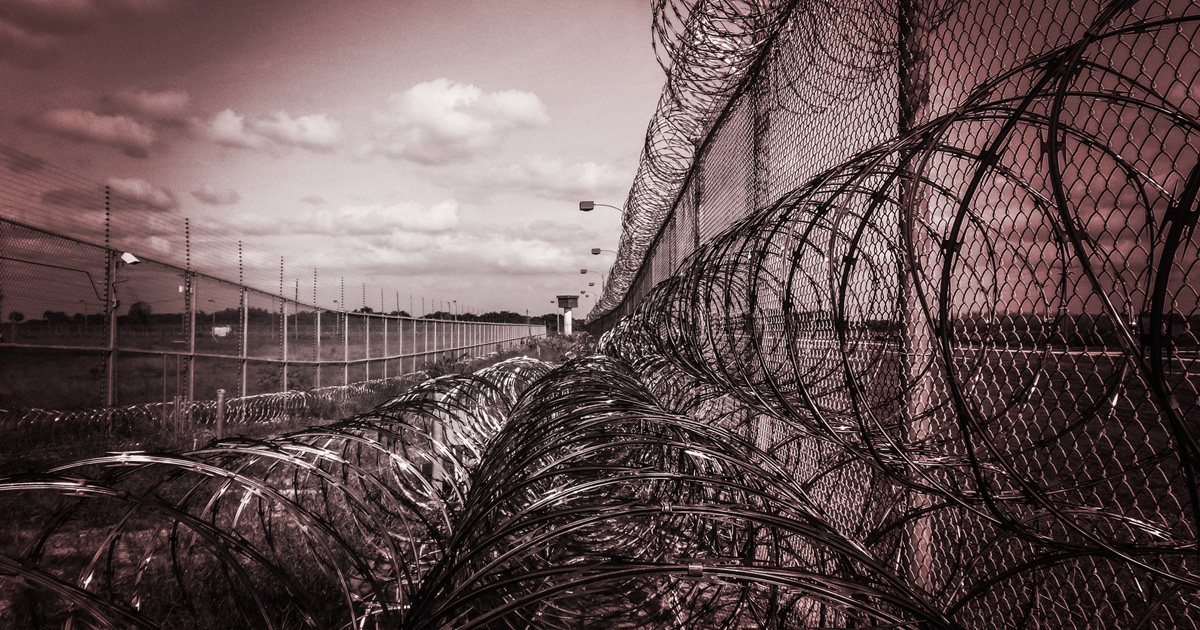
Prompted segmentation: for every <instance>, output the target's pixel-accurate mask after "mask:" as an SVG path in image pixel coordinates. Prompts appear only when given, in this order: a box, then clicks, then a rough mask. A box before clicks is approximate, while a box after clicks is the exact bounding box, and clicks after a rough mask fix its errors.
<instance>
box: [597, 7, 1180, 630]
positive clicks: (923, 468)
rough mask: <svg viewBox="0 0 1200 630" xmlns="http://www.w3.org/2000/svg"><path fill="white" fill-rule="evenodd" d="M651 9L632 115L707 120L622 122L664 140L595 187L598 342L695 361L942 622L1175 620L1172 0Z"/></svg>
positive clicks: (707, 380) (683, 363)
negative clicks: (661, 66) (652, 183)
mask: <svg viewBox="0 0 1200 630" xmlns="http://www.w3.org/2000/svg"><path fill="white" fill-rule="evenodd" d="M772 11H774V14H771V12H772ZM672 12H674V14H675V15H683V16H686V17H687V18H688V19H687V20H683V21H682V22H681V23H686V24H687V28H686V29H683V32H682V34H676V35H674V36H673V37H674V39H671V37H672V36H666V35H662V34H660V37H661V38H665V41H666V43H665V44H664V46H663V48H664V49H666V50H667V51H668V56H669V57H670V59H669V61H670V62H671V64H672V65H671V68H670V73H671V75H672V78H671V79H669V81H668V84H669V85H675V86H687V87H688V88H689V89H692V90H693V91H688V90H685V89H683V88H677V89H675V90H674V91H671V90H670V89H669V90H668V91H667V92H666V93H665V94H664V101H668V102H667V103H666V104H665V105H663V106H662V107H660V112H659V115H660V117H662V116H667V114H670V115H671V116H674V117H675V118H677V119H679V118H683V117H685V116H689V115H690V116H691V117H692V118H690V119H689V120H692V121H697V120H698V121H702V122H705V121H706V122H708V123H711V124H710V126H709V128H708V130H707V132H706V133H704V134H695V135H693V136H692V137H689V138H686V142H684V141H681V140H680V139H679V137H672V136H669V135H668V134H665V133H663V132H662V131H661V130H659V129H658V128H657V127H656V124H655V123H652V125H651V132H650V133H651V138H650V139H648V141H647V145H646V146H647V147H648V149H647V151H646V153H645V154H644V155H643V163H642V167H641V168H642V172H639V175H638V178H639V179H638V181H642V179H643V178H645V177H648V176H649V175H646V173H647V172H649V173H651V174H661V173H662V172H664V171H665V169H666V168H667V165H670V166H674V165H675V164H676V163H677V161H678V160H679V159H680V156H681V155H682V156H685V157H687V156H689V155H690V156H691V158H692V159H691V162H690V163H689V165H688V167H687V169H686V173H684V174H683V175H679V176H678V177H676V178H675V179H671V180H667V179H666V178H663V179H661V180H660V181H665V182H666V183H665V184H664V185H662V186H660V187H659V188H658V189H656V190H650V191H647V190H646V189H645V188H639V187H638V186H637V185H635V187H634V190H633V192H632V193H631V196H630V199H629V200H628V202H627V203H626V221H625V228H626V231H625V235H624V236H623V239H622V246H621V252H620V254H619V256H618V261H617V263H616V264H615V265H614V267H613V270H612V271H611V272H610V280H609V282H608V285H607V287H606V291H605V294H604V295H603V296H602V298H601V300H600V303H599V305H598V307H597V308H596V310H595V311H594V312H593V313H592V314H591V315H590V316H589V328H590V330H592V331H594V332H605V331H608V335H607V337H606V340H605V345H604V348H605V351H607V352H610V353H614V354H617V355H620V356H623V357H625V358H628V359H631V360H633V361H634V362H635V363H638V362H643V363H638V364H644V365H661V364H662V363H663V360H664V359H665V360H666V363H667V364H670V365H672V366H674V368H675V369H677V370H678V371H679V374H678V378H680V379H683V382H690V379H695V380H696V381H697V382H698V383H699V384H700V385H703V386H706V387H714V388H716V391H718V392H723V394H722V398H721V399H720V400H723V401H724V402H723V403H722V404H720V405H717V404H715V403H710V405H708V406H703V407H700V408H699V410H698V411H696V412H694V414H693V415H695V416H697V417H699V418H701V419H705V420H707V421H710V422H734V424H735V425H736V426H737V427H739V430H740V431H742V432H743V433H744V434H746V435H747V436H753V438H754V439H755V440H756V442H757V443H759V444H761V445H762V446H763V447H764V448H765V449H767V450H770V451H772V452H774V453H775V454H776V455H777V456H778V457H780V458H781V459H782V460H783V461H785V462H787V463H788V465H789V466H790V467H791V471H792V473H793V474H794V475H796V477H797V478H798V479H800V480H801V481H802V482H803V483H806V484H809V486H808V487H809V488H810V489H811V491H812V492H813V493H814V495H815V496H817V497H820V499H821V501H820V502H821V504H822V505H823V506H825V508H826V509H827V510H828V516H829V518H830V519H831V520H832V521H833V522H835V523H837V524H838V526H839V527H841V528H844V529H845V530H846V531H856V532H859V533H860V534H861V535H862V536H863V538H862V540H864V542H865V544H868V545H872V546H873V547H872V549H873V550H874V551H875V552H876V553H877V554H878V555H877V557H888V558H894V560H892V562H893V564H892V569H893V570H894V571H895V572H896V575H898V576H900V577H901V578H902V579H905V580H907V581H908V582H909V583H911V584H913V585H915V586H916V587H918V588H919V589H920V591H921V592H922V593H924V594H927V595H928V597H929V598H930V599H931V601H933V602H935V604H936V606H937V608H938V609H939V610H941V611H944V612H945V613H946V614H947V615H949V618H950V619H952V620H953V622H954V623H958V624H961V625H962V626H964V627H1028V626H1031V625H1045V626H1047V627H1071V628H1091V627H1160V628H1175V627H1185V628H1194V627H1196V626H1197V621H1196V620H1197V619H1200V599H1197V591H1196V584H1198V583H1200V573H1198V570H1200V567H1198V566H1197V564H1196V557H1195V554H1194V553H1193V552H1192V551H1191V550H1193V549H1194V547H1195V544H1196V539H1197V522H1198V520H1200V506H1198V505H1197V491H1196V488H1197V471H1198V470H1200V448H1198V446H1197V433H1196V426H1197V422H1200V407H1198V406H1197V389H1198V387H1200V375H1198V373H1197V372H1198V369H1200V365H1198V364H1197V360H1200V344H1198V341H1197V333H1196V331H1197V327H1198V326H1200V299H1198V297H1197V295H1198V292H1200V290H1198V288H1197V286H1198V284H1200V283H1197V281H1196V280H1195V278H1196V277H1197V276H1196V275H1195V272H1196V271H1197V260H1198V256H1197V246H1198V245H1200V243H1198V242H1197V239H1198V237H1197V236H1196V234H1195V228H1196V223H1197V221H1198V217H1200V210H1197V199H1198V198H1200V166H1198V147H1200V43H1198V42H1200V6H1198V5H1196V4H1195V3H1193V2H1179V1H1174V2H1115V3H1100V2H1095V1H1082V0H1080V1H1061V0H1049V1H1044V2H1036V1H1035V2H1011V1H1008V0H991V1H988V2H982V3H966V2H953V1H942V2H938V1H932V0H930V1H918V0H895V1H889V0H879V1H872V0H867V1H862V2H855V1H839V2H815V3H813V2H810V3H776V4H770V3H708V2H698V3H682V2H680V3H671V2H661V3H659V7H658V13H659V14H660V19H661V15H670V14H672ZM731 24H734V25H737V26H736V27H735V26H730V25H731ZM712 29H723V31H726V32H731V33H734V34H733V35H725V36H724V37H725V39H716V38H715V37H714V36H713V35H711V30H712ZM764 31H765V32H764ZM714 42H716V43H721V42H724V43H725V44H727V45H734V44H735V43H736V44H737V45H739V46H743V48H741V50H743V51H744V53H745V55H746V56H747V57H752V58H753V60H752V61H748V62H745V63H742V64H741V65H739V63H738V62H735V61H730V59H731V58H736V57H737V56H736V55H735V54H732V53H731V54H728V55H725V54H723V53H720V52H719V50H718V52H717V53H712V46H715V44H714ZM716 48H718V49H720V46H716ZM706 53H708V54H709V56H705V54H706ZM731 66H732V68H733V70H732V71H731V72H732V75H734V76H731V75H730V74H725V75H720V76H721V77H722V78H721V81H718V80H716V79H715V78H714V77H717V76H718V75H719V73H718V70H719V69H721V68H726V69H729V68H730V67H731ZM739 70H740V71H741V74H737V71H739ZM697 84H699V85H700V87H699V88H697V87H696V85H697ZM721 98H726V99H727V100H726V101H725V103H724V105H723V106H722V107H721V108H720V110H719V111H715V110H714V109H713V103H714V102H715V101H720V99H721ZM680 112H683V114H681V113H680ZM656 120H657V119H656ZM679 126H680V127H681V126H682V125H679ZM656 134H657V135H656ZM672 143H676V145H678V146H675V145H672ZM664 146H673V147H674V148H671V149H670V150H668V149H666V148H664ZM689 146H695V147H699V148H698V149H696V151H695V152H694V154H689V149H688V148H687V147H689ZM663 198H666V199H667V206H669V207H668V209H667V210H665V211H663V212H662V213H661V214H657V215H656V214H655V211H654V209H655V208H657V207H658V204H659V203H660V202H661V200H662V199H663ZM647 224H648V225H649V227H646V225H647ZM641 243H647V244H648V245H645V246H642V245H640V244H641ZM688 254H691V256H690V257H688ZM731 407H732V408H734V409H739V408H740V409H741V410H742V411H741V412H740V415H737V414H733V415H731V412H730V411H729V409H730V408H731ZM735 417H736V418H737V420H736V421H734V420H732V418H735ZM831 571H833V573H837V572H836V571H834V570H832V569H831ZM835 608H836V607H835ZM806 614H807V613H806ZM830 614H831V615H833V618H836V617H837V614H838V613H837V612H836V611H830ZM812 619H813V618H812V617H803V615H801V616H800V617H798V618H797V619H796V620H795V621H797V622H800V621H801V620H807V621H811V620H812ZM830 625H838V623H837V622H834V623H831V624H830Z"/></svg>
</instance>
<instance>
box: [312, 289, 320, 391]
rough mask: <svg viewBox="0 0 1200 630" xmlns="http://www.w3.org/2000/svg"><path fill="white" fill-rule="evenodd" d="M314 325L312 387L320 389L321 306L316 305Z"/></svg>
mask: <svg viewBox="0 0 1200 630" xmlns="http://www.w3.org/2000/svg"><path fill="white" fill-rule="evenodd" d="M313 301H314V302H315V301H316V300H313ZM314 326H315V328H316V330H315V331H314V334H313V337H314V339H313V353H314V354H313V358H314V359H315V360H316V362H317V363H316V365H315V368H316V369H315V371H316V374H314V375H313V387H314V388H316V389H320V388H321V308H320V307H317V310H316V323H315V324H314Z"/></svg>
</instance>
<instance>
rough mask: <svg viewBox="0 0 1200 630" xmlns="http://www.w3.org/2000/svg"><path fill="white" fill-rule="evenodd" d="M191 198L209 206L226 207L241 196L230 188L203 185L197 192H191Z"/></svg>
mask: <svg viewBox="0 0 1200 630" xmlns="http://www.w3.org/2000/svg"><path fill="white" fill-rule="evenodd" d="M192 196H193V197H195V198H196V199H198V200H199V201H200V202H201V203H206V204H208V205H210V206H228V205H232V204H235V203H237V202H238V201H240V200H241V199H242V196H241V195H239V194H238V192H237V191H236V190H233V189H232V188H217V187H215V186H210V185H209V184H204V185H203V186H201V187H200V188H199V189H198V190H193V191H192Z"/></svg>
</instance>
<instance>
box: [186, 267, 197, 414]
mask: <svg viewBox="0 0 1200 630" xmlns="http://www.w3.org/2000/svg"><path fill="white" fill-rule="evenodd" d="M184 279H185V281H186V286H187V300H188V304H187V309H188V357H187V373H188V376H187V401H188V402H189V403H190V402H192V401H193V400H195V399H196V274H194V273H192V272H190V271H189V272H187V275H186V276H184Z"/></svg>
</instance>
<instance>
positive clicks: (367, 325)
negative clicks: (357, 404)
mask: <svg viewBox="0 0 1200 630" xmlns="http://www.w3.org/2000/svg"><path fill="white" fill-rule="evenodd" d="M363 358H364V359H366V362H364V363H363V368H364V369H365V370H366V374H367V378H366V380H368V381H369V380H371V316H370V315H369V314H364V315H363Z"/></svg>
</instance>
